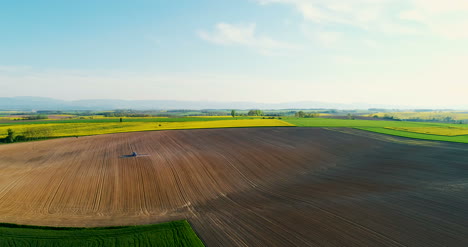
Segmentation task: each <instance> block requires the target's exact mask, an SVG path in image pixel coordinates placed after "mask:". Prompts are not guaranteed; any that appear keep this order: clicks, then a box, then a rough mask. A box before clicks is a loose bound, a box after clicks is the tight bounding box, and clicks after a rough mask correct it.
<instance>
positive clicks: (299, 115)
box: [294, 111, 320, 118]
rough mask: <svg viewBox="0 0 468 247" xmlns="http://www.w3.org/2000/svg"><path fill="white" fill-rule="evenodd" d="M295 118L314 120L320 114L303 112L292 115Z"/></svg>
mask: <svg viewBox="0 0 468 247" xmlns="http://www.w3.org/2000/svg"><path fill="white" fill-rule="evenodd" d="M294 116H295V117H298V118H314V117H319V116H320V113H317V112H309V113H307V112H304V111H298V112H296V113H295V114H294Z"/></svg>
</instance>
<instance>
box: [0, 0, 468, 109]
mask: <svg viewBox="0 0 468 247" xmlns="http://www.w3.org/2000/svg"><path fill="white" fill-rule="evenodd" d="M0 33H1V34H2V39H0V88H1V89H2V90H1V91H0V92H1V93H0V97H15V96H40V97H50V98H56V99H62V100H69V101H70V100H80V99H125V100H186V101H222V102H239V101H241V102H262V103H283V102H298V101H319V102H333V103H340V104H352V103H354V102H366V103H371V104H382V105H396V106H398V105H401V106H414V107H418V106H419V107H432V108H446V107H449V108H451V107H453V106H464V105H465V106H466V105H467V103H466V102H467V101H466V96H465V95H466V92H467V91H468V75H467V74H466V72H465V71H464V70H465V67H466V64H468V46H466V44H467V41H468V2H467V1H464V0H447V1H443V2H441V1H438V0H373V1H372V0H349V1H340V0H239V1H215V0H201V1H196V2H195V1H187V0H185V1H177V2H174V1H164V0H161V1H144V0H141V1H131V2H128V1H108V0H105V1H99V2H96V1H91V0H85V1H79V2H57V1H51V0H45V1H41V2H36V1H14V2H8V3H3V4H2V8H1V9H0Z"/></svg>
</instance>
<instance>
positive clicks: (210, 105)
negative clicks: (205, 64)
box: [0, 96, 411, 111]
mask: <svg viewBox="0 0 468 247" xmlns="http://www.w3.org/2000/svg"><path fill="white" fill-rule="evenodd" d="M319 108H320V109H368V108H386V109H411V107H410V106H392V105H377V104H366V103H353V104H336V103H325V102H316V101H299V102H287V103H276V104H269V103H258V102H214V101H177V100H116V99H96V100H75V101H65V100H58V99H52V98H44V97H29V96H21V97H11V98H7V97H3V98H2V97H0V110H23V111H30V110H61V111H63V110H115V109H134V110H171V109H198V110H199V109H319Z"/></svg>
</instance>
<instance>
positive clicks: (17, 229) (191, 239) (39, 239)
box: [0, 220, 204, 247]
mask: <svg viewBox="0 0 468 247" xmlns="http://www.w3.org/2000/svg"><path fill="white" fill-rule="evenodd" d="M0 246H2V247H23V246H25V247H26V246H27V247H30V246H34V247H42V246H43V247H50V246H54V247H59V246H66V247H73V246H77V247H78V246H80V247H81V246H89V247H91V246H93V247H94V246H96V247H97V246H112V247H118V246H122V247H123V246H204V245H203V243H202V241H201V240H200V239H199V238H198V236H197V235H196V234H195V232H194V231H193V230H192V228H191V226H190V224H189V223H188V222H187V221H185V220H182V221H174V222H169V223H162V224H157V225H143V226H121V227H102V228H63V227H41V226H24V225H14V224H0Z"/></svg>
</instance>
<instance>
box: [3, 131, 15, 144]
mask: <svg viewBox="0 0 468 247" xmlns="http://www.w3.org/2000/svg"><path fill="white" fill-rule="evenodd" d="M15 135H16V134H15V131H14V130H12V129H8V130H7V137H6V138H5V141H6V142H7V143H13V142H15Z"/></svg>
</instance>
